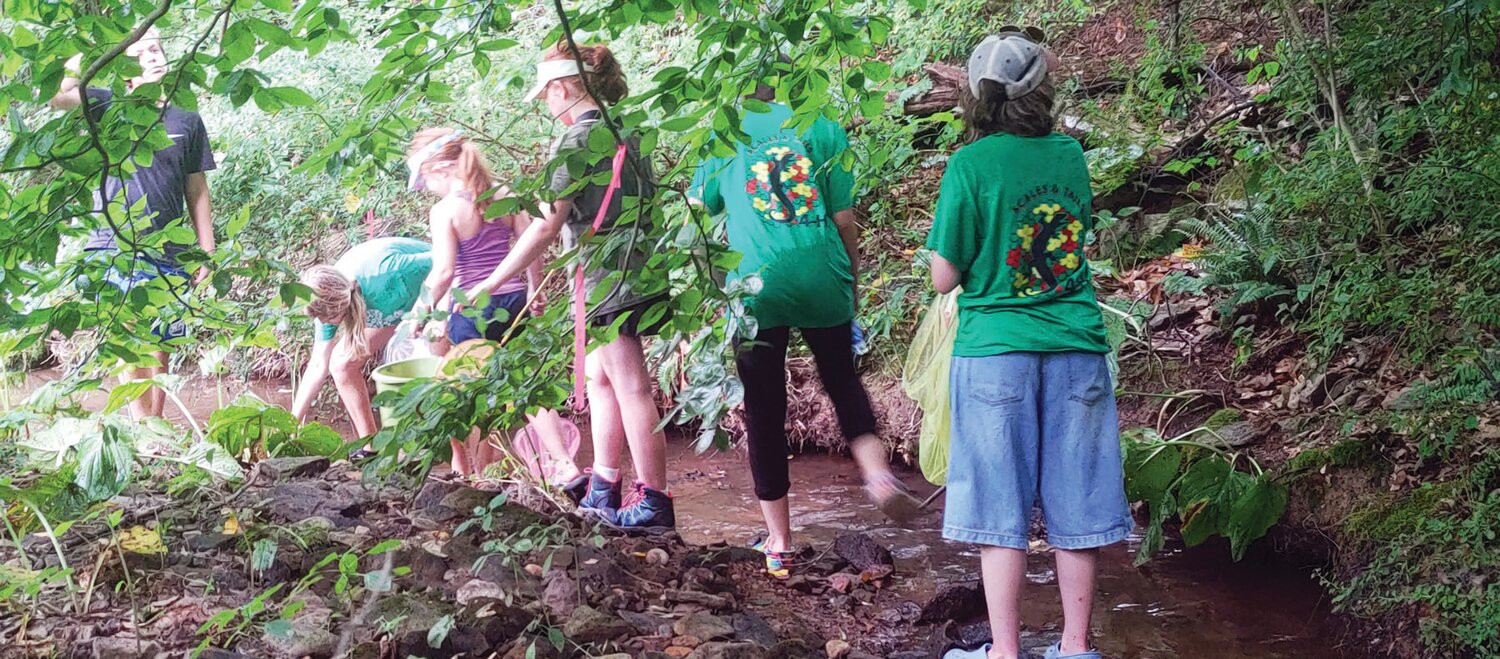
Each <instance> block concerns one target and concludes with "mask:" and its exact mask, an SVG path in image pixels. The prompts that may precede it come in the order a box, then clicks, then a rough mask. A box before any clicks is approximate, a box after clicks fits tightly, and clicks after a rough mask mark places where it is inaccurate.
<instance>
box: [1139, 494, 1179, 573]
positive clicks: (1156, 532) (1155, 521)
mask: <svg viewBox="0 0 1500 659" xmlns="http://www.w3.org/2000/svg"><path fill="white" fill-rule="evenodd" d="M1149 505H1150V506H1151V521H1150V522H1149V523H1148V524H1147V525H1146V532H1145V534H1143V535H1142V536H1141V546H1140V548H1139V549H1137V550H1136V553H1135V565H1136V567H1140V566H1141V565H1145V564H1146V563H1147V562H1148V561H1150V560H1151V557H1152V556H1155V555H1156V552H1159V551H1161V548H1162V547H1163V546H1165V545H1166V533H1165V531H1164V530H1163V529H1162V525H1163V524H1165V523H1166V521H1167V517H1168V516H1170V515H1171V514H1172V511H1173V510H1175V509H1176V507H1177V506H1176V501H1173V499H1172V495H1171V494H1170V493H1168V494H1165V495H1163V496H1162V498H1161V499H1159V500H1154V501H1152V502H1151V503H1150V504H1149Z"/></svg>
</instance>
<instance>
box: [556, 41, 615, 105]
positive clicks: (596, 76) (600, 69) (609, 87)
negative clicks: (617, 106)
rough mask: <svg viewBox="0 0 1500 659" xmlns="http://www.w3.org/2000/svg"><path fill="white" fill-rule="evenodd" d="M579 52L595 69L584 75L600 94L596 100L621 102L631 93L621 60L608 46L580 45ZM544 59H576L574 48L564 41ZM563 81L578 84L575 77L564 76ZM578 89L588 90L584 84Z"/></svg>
mask: <svg viewBox="0 0 1500 659" xmlns="http://www.w3.org/2000/svg"><path fill="white" fill-rule="evenodd" d="M578 54H579V56H580V58H581V59H582V60H583V62H584V63H585V64H587V65H589V66H590V67H593V69H594V70H593V71H591V72H586V73H584V74H583V75H586V76H588V88H589V89H592V90H593V91H594V93H595V94H598V96H599V98H596V99H594V100H595V101H604V102H607V103H619V102H620V100H621V99H623V98H625V97H626V96H629V95H630V87H629V86H628V85H626V84H625V71H624V70H623V69H621V68H620V62H619V61H618V60H616V59H615V55H614V53H611V52H609V47H608V46H603V45H596V46H579V47H578ZM542 59H543V60H560V59H567V60H570V59H574V57H573V49H572V48H569V47H568V42H566V41H563V42H560V43H558V44H557V45H556V46H554V47H552V48H551V49H550V50H548V51H547V53H546V54H545V55H543V56H542ZM562 81H563V82H564V83H565V84H571V85H578V81H577V80H575V79H574V78H563V79H562ZM577 91H578V92H580V93H585V92H586V90H585V89H583V88H582V85H579V88H578V90H577Z"/></svg>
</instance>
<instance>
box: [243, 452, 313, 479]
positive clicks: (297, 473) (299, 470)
mask: <svg viewBox="0 0 1500 659" xmlns="http://www.w3.org/2000/svg"><path fill="white" fill-rule="evenodd" d="M257 464H258V468H259V469H260V473H261V475H262V476H265V477H266V478H269V479H271V480H273V481H280V480H287V479H289V478H305V477H308V476H316V475H318V474H321V473H323V472H325V471H327V470H328V464H329V463H328V458H322V457H317V456H311V457H303V458H266V459H265V460H261V461H260V462H259V463H257Z"/></svg>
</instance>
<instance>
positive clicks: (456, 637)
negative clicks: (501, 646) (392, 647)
mask: <svg viewBox="0 0 1500 659" xmlns="http://www.w3.org/2000/svg"><path fill="white" fill-rule="evenodd" d="M489 649H490V644H489V642H488V641H487V640H486V639H485V638H484V636H483V635H481V634H479V633H478V632H476V631H474V630H472V629H465V628H462V627H459V628H454V629H452V630H450V631H449V632H448V635H447V636H446V637H444V638H443V642H442V644H441V645H439V646H438V647H432V645H431V644H430V643H429V642H428V638H427V632H426V631H423V630H413V631H409V632H407V633H406V634H405V635H403V636H401V639H400V641H399V642H398V643H397V644H396V655H397V656H400V657H418V658H420V659H448V658H449V657H455V656H463V657H482V656H485V654H486V653H487V652H488V651H489Z"/></svg>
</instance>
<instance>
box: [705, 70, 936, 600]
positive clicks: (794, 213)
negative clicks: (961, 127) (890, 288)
mask: <svg viewBox="0 0 1500 659" xmlns="http://www.w3.org/2000/svg"><path fill="white" fill-rule="evenodd" d="M756 98H757V99H759V100H762V101H767V102H769V101H771V100H773V99H774V92H773V90H772V89H771V88H770V87H768V86H766V85H761V88H760V90H759V91H758V92H757V94H756ZM791 119H792V110H791V108H789V107H787V106H785V105H779V104H771V105H770V107H769V108H768V109H767V110H766V111H764V112H746V113H745V114H744V120H743V121H742V122H741V125H740V128H741V129H742V130H743V132H744V135H745V137H746V138H747V139H748V141H747V142H745V143H742V144H739V145H737V147H736V153H735V155H734V156H732V157H730V156H727V157H724V158H716V159H713V160H710V161H708V162H706V163H704V164H702V165H700V166H699V167H698V171H697V175H696V176H695V178H694V181H693V185H692V186H691V189H692V195H693V197H694V198H695V199H697V200H698V201H700V202H701V203H702V204H703V205H704V206H705V207H706V208H707V209H708V210H709V212H712V213H724V214H725V225H726V233H727V234H728V238H729V247H730V248H731V249H733V250H735V251H736V252H739V253H740V254H741V256H742V258H741V260H740V263H739V266H738V267H736V268H735V271H734V272H733V273H732V274H731V277H732V278H734V279H744V278H746V277H752V276H753V277H759V279H760V283H761V286H760V290H759V291H757V292H756V294H755V295H754V296H753V298H752V299H750V300H748V301H747V303H746V306H747V307H748V309H749V311H750V313H751V314H753V315H754V316H755V320H756V322H757V324H758V326H759V329H758V331H757V332H756V335H755V337H754V339H753V340H750V341H746V342H745V344H746V345H741V346H740V349H739V354H738V355H737V359H736V366H737V367H738V371H739V375H740V380H741V381H742V382H743V383H744V385H745V435H746V440H747V441H746V443H747V445H748V449H749V453H750V474H751V476H752V478H753V480H754V481H755V495H756V498H758V499H760V507H761V513H762V514H763V515H764V516H765V519H766V536H765V539H764V540H763V541H761V542H758V543H756V545H755V547H756V548H757V549H760V550H761V552H762V553H764V554H765V559H766V572H767V573H768V574H770V575H771V576H773V577H776V578H787V577H789V576H791V575H790V568H791V558H792V556H793V553H794V552H793V548H792V538H791V534H792V529H791V526H792V523H791V506H790V503H789V502H788V500H787V493H788V492H789V491H790V489H791V480H790V473H789V471H788V467H787V459H786V455H787V440H786V406H787V397H786V396H787V394H786V351H787V344H788V342H789V341H790V337H791V330H792V328H797V330H798V331H799V332H800V333H801V334H802V339H803V340H804V341H806V342H807V346H808V348H809V349H810V350H811V351H812V354H813V359H814V360H815V361H816V362H817V367H818V379H819V380H820V381H821V382H822V383H823V390H824V391H825V392H827V393H828V398H829V399H830V400H832V401H833V407H834V410H835V412H836V413H837V416H838V421H839V428H840V429H841V430H842V431H843V433H844V437H845V438H846V439H848V440H849V448H850V451H851V452H852V453H853V454H854V458H855V460H856V461H857V462H858V463H859V466H860V471H861V472H862V475H863V477H864V480H865V486H866V488H867V490H868V491H869V494H870V496H871V498H872V499H874V500H875V503H876V504H877V505H879V506H880V507H881V509H882V510H884V511H885V512H886V513H887V514H888V515H890V516H891V517H893V518H895V519H897V520H898V521H900V520H905V519H907V518H909V517H911V516H913V515H915V514H916V512H917V511H916V508H917V502H916V501H914V500H913V499H912V498H911V496H910V495H909V494H907V493H906V492H905V487H904V486H903V485H902V484H901V481H900V480H898V479H897V478H896V476H895V475H894V474H892V473H891V469H890V465H889V463H888V462H887V457H886V452H885V445H884V444H882V443H881V441H880V439H879V438H878V437H877V436H876V434H875V433H876V424H875V413H874V411H873V409H872V408H871V406H870V397H869V395H868V394H867V393H866V391H865V387H864V383H862V382H861V381H860V379H859V374H858V373H857V372H856V371H855V368H854V354H853V343H852V342H853V327H852V322H853V320H854V311H855V299H856V297H855V294H854V282H855V280H856V275H857V274H858V272H859V228H858V227H857V226H856V225H855V223H854V209H853V207H854V177H853V175H852V174H851V173H850V171H849V170H848V169H846V168H844V167H843V166H841V165H839V163H838V161H837V159H838V157H839V155H840V154H842V153H843V152H844V150H845V149H846V148H847V147H848V145H849V140H848V136H846V135H845V134H844V129H843V128H841V127H840V126H839V125H838V124H836V123H834V122H832V121H829V120H828V119H825V118H822V117H819V118H818V119H817V120H816V121H814V122H813V124H812V126H810V127H809V128H808V129H807V130H806V131H804V132H801V133H799V132H798V130H797V129H796V128H795V127H794V126H790V125H788V123H789V122H790V120H791Z"/></svg>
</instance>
